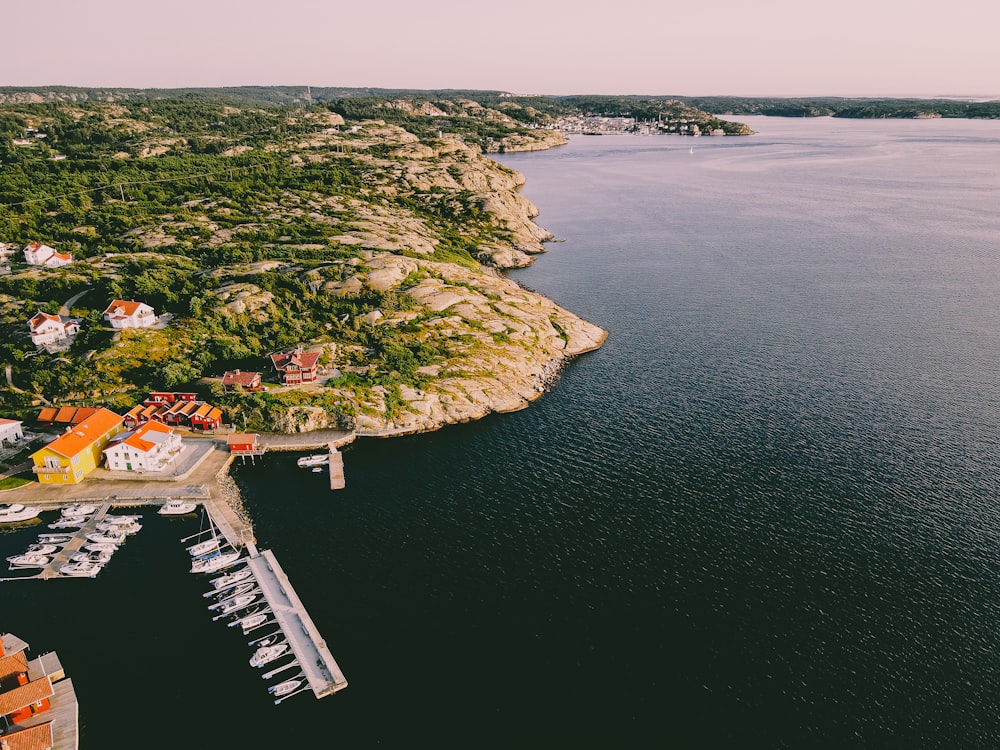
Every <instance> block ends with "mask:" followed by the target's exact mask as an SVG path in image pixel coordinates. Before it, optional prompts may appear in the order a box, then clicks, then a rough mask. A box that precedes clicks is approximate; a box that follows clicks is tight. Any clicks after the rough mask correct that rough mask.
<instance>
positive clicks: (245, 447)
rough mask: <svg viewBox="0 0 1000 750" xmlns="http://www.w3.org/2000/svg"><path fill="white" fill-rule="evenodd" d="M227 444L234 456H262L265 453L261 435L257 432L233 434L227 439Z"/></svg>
mask: <svg viewBox="0 0 1000 750" xmlns="http://www.w3.org/2000/svg"><path fill="white" fill-rule="evenodd" d="M226 442H227V443H228V445H229V452H230V453H232V454H233V455H234V456H260V455H262V454H263V453H264V447H263V446H262V445H261V443H260V435H258V434H257V433H255V432H244V433H233V434H232V435H230V436H229V437H228V438H226Z"/></svg>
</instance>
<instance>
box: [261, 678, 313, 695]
mask: <svg viewBox="0 0 1000 750" xmlns="http://www.w3.org/2000/svg"><path fill="white" fill-rule="evenodd" d="M304 682H305V680H294V679H293V680H285V681H284V682H279V683H278V684H277V685H272V686H271V687H269V688H268V689H267V692H269V693H270V694H271V695H273V696H275V697H276V698H280V697H281V696H283V695H288V694H289V693H294V692H295V691H296V690H298V689H299V688H300V687H302V684H303V683H304Z"/></svg>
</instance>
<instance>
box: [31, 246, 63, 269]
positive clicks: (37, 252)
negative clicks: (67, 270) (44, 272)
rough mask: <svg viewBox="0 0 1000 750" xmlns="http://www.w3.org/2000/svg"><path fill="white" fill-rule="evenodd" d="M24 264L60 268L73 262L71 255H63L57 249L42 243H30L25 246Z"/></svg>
mask: <svg viewBox="0 0 1000 750" xmlns="http://www.w3.org/2000/svg"><path fill="white" fill-rule="evenodd" d="M24 262H25V263H27V264H28V265H29V266H45V267H46V268H59V267H60V266H68V265H69V264H70V263H72V262H73V255H72V254H71V253H61V252H59V251H58V250H56V249H55V248H52V247H49V246H48V245H43V244H42V243H41V242H29V243H28V244H27V245H25V246H24Z"/></svg>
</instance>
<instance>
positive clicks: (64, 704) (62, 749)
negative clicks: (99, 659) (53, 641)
mask: <svg viewBox="0 0 1000 750" xmlns="http://www.w3.org/2000/svg"><path fill="white" fill-rule="evenodd" d="M27 649H28V644H27V643H25V642H24V641H22V640H21V639H20V638H18V637H16V636H14V635H11V634H10V633H4V634H3V635H0V748H4V750H76V748H77V745H78V740H79V738H78V734H79V728H78V725H77V703H76V692H75V691H74V690H73V683H72V680H69V679H67V678H66V673H65V671H64V670H63V667H62V664H60V662H59V658H58V656H56V654H55V653H52V652H49V653H46V654H42V655H41V656H39V657H37V658H35V659H30V660H29V659H28V657H27V654H26V652H27Z"/></svg>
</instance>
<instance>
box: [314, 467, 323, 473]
mask: <svg viewBox="0 0 1000 750" xmlns="http://www.w3.org/2000/svg"><path fill="white" fill-rule="evenodd" d="M322 471H323V467H322V466H314V467H313V470H312V472H313V474H319V473H320V472H322Z"/></svg>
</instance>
